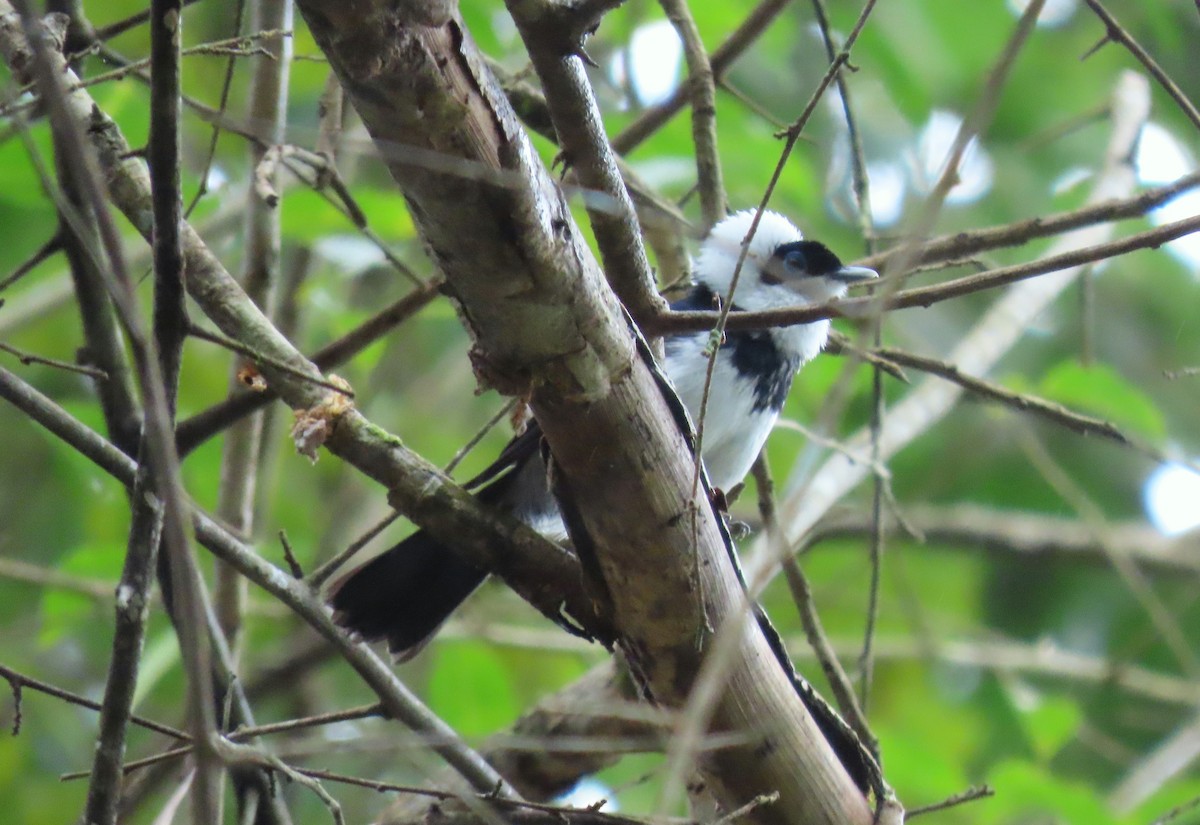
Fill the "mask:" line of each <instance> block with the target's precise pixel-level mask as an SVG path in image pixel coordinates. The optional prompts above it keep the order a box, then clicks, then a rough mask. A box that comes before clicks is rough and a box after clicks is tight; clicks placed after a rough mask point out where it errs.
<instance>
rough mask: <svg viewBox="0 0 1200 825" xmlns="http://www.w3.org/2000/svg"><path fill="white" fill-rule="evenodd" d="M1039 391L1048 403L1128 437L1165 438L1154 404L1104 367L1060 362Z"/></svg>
mask: <svg viewBox="0 0 1200 825" xmlns="http://www.w3.org/2000/svg"><path fill="white" fill-rule="evenodd" d="M1039 391H1040V393H1041V394H1042V395H1043V396H1044V397H1046V398H1047V399H1049V400H1051V401H1057V402H1058V403H1060V404H1062V405H1064V406H1066V407H1069V408H1070V409H1072V410H1075V411H1077V412H1081V413H1086V414H1088V415H1094V416H1099V417H1100V418H1104V419H1106V420H1108V421H1111V422H1112V423H1113V424H1116V425H1117V426H1118V427H1121V428H1122V429H1123V430H1125V431H1127V432H1129V433H1131V434H1134V433H1136V434H1138V435H1141V436H1143V437H1147V438H1151V439H1154V440H1156V441H1158V440H1161V439H1163V438H1165V437H1166V432H1167V425H1166V422H1165V421H1164V420H1163V416H1162V413H1161V412H1160V411H1159V409H1158V407H1157V406H1156V405H1155V403H1154V402H1153V401H1152V400H1151V399H1150V398H1149V396H1147V395H1146V394H1145V393H1144V392H1143V391H1142V390H1141V389H1140V388H1139V387H1137V386H1135V385H1134V384H1132V383H1131V382H1129V381H1127V380H1126V379H1125V378H1124V377H1122V376H1121V375H1120V374H1119V373H1118V372H1117V371H1116V370H1114V369H1113V368H1112V367H1109V366H1107V365H1104V364H1094V365H1092V366H1090V367H1085V366H1083V365H1081V364H1079V363H1077V362H1075V361H1063V362H1061V363H1059V364H1058V365H1057V366H1055V367H1053V368H1052V369H1051V370H1050V371H1049V372H1048V373H1046V375H1045V376H1043V378H1042V381H1041V386H1040V390H1039Z"/></svg>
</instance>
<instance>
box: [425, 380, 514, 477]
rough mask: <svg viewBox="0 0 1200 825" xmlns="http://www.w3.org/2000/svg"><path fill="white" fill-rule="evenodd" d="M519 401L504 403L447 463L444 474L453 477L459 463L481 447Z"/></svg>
mask: <svg viewBox="0 0 1200 825" xmlns="http://www.w3.org/2000/svg"><path fill="white" fill-rule="evenodd" d="M517 401H518V399H516V398H510V399H508V400H507V401H506V402H504V404H503V405H502V406H501V407H500V409H498V410H496V412H495V413H493V414H492V417H491V418H489V419H488V420H487V421H485V422H484V424H483V426H482V427H480V428H479V429H478V430H477V431H476V433H475V435H473V436H471V437H470V439H468V440H467V443H466V444H464V445H462V446H461V447H459V448H458V451H457V452H456V453H454V455H453V456H452V457H451V459H450V460H449V461H448V462H446V466H445V467H443V468H442V472H443V473H445V474H446V475H452V474H453V473H454V470H455V468H456V467H458V465H459V463H460V462H461V461H462V460H463V459H464V458H466V457H467V456H468V455H469V454H470V452H471V450H473V449H475V448H476V447H477V446H479V442H480V441H483V439H484V437H485V436H486V435H487V434H488V433H490V432H491V431H492V429H493V428H494V427H495V426H496V425H497V424H499V423H500V422H501V421H503V420H504V418H505V416H507V415H508V414H509V413H511V412H512V411H513V410H514V409H515V408H516V406H517Z"/></svg>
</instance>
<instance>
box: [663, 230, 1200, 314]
mask: <svg viewBox="0 0 1200 825" xmlns="http://www.w3.org/2000/svg"><path fill="white" fill-rule="evenodd" d="M1197 231H1200V217H1191V218H1184V219H1183V220H1179V221H1173V222H1171V223H1166V224H1163V225H1162V226H1157V227H1155V228H1153V229H1148V230H1146V231H1144V232H1138V233H1135V234H1133V235H1129V236H1128V237H1125V238H1122V239H1120V240H1117V241H1109V242H1107V243H1096V244H1090V245H1087V246H1084V247H1080V248H1078V249H1072V250H1071V251H1069V252H1063V253H1060V254H1057V255H1048V256H1046V257H1045V258H1040V259H1039V260H1036V261H1031V262H1029V263H1025V264H1016V265H1014V266H1005V267H1000V268H998V269H992V270H989V271H987V272H981V273H979V274H978V275H968V276H966V277H963V278H956V279H955V280H953V281H947V282H946V283H944V284H936V285H933V286H927V287H918V288H915V289H906V290H903V291H901V292H897V293H896V294H895V295H893V296H892V297H890V298H888V299H887V301H886V303H885V305H884V309H888V310H891V309H907V308H912V307H929V306H932V305H933V304H935V303H938V302H940V301H946V300H949V299H951V298H960V297H962V296H964V295H969V294H972V293H974V292H979V291H981V290H987V289H994V288H996V287H999V286H1007V285H1009V284H1014V283H1017V282H1019V281H1025V280H1028V279H1030V278H1035V277H1037V276H1039V275H1046V274H1049V273H1053V272H1060V271H1063V270H1067V269H1073V268H1077V267H1080V266H1083V265H1085V264H1089V263H1093V262H1095V261H1101V260H1104V259H1106V258H1113V257H1117V256H1119V255H1125V254H1128V253H1130V252H1134V251H1137V250H1139V249H1157V248H1158V247H1160V246H1162V245H1163V244H1165V243H1168V242H1170V241H1173V240H1175V239H1177V238H1182V237H1184V236H1186V235H1191V234H1193V233H1195V232H1197ZM874 300H875V299H873V298H846V299H843V300H841V301H837V302H835V303H832V304H826V305H824V306H819V307H811V308H805V309H783V310H767V311H763V312H739V313H737V314H732V315H730V316H729V318H728V319H727V320H726V322H725V326H726V328H727V329H729V330H730V331H736V330H746V329H765V328H767V327H773V326H790V325H792V324H807V323H809V322H811V321H815V320H817V319H819V318H840V317H849V318H853V317H858V316H860V315H864V314H866V313H867V312H868V311H869V309H870V306H871V304H872V301H874ZM719 319H720V315H719V314H718V313H715V312H672V313H670V314H668V315H664V316H661V317H659V318H656V319H654V321H653V322H652V323H651V324H650V330H651V331H653V332H654V333H655V334H663V335H668V334H671V335H673V334H677V333H680V332H698V331H702V330H707V329H712V326H713V323H714V321H718V320H719Z"/></svg>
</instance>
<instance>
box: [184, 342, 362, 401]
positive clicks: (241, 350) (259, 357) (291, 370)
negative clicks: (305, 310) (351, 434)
mask: <svg viewBox="0 0 1200 825" xmlns="http://www.w3.org/2000/svg"><path fill="white" fill-rule="evenodd" d="M187 332H188V335H190V336H192V337H193V338H199V339H200V340H202V341H208V342H209V343H210V344H216V345H217V346H219V347H222V348H224V349H227V350H229V351H230V352H236V353H238V354H239V355H243V356H245V357H246V358H249V359H250V360H252V361H254V362H256V363H258V364H263V365H266V366H269V367H270V368H271V369H275V370H279V371H280V372H286V373H287V374H288V375H291V376H294V377H295V378H298V379H300V380H302V381H308V382H309V383H311V384H314V385H316V386H318V387H324V388H325V389H327V390H332V391H333V392H336V393H339V394H341V395H344V396H346V397H347V398H353V397H354V391H353V390H351V389H348V388H347V387H345V386H343V385H340V384H337V383H336V382H333V381H326V380H325V379H323V378H315V377H313V376H311V375H309V374H308V373H307V372H305V371H304V370H301V369H297V368H296V367H293V366H292V365H290V364H285V363H283V362H282V361H276V360H275V359H274V358H271V357H269V356H266V355H264V354H262V353H260V352H255V351H254V350H253V349H251V348H250V347H248V346H245V345H243V344H239V343H238V342H237V341H234V340H232V339H230V338H226V337H225V336H224V335H221V334H219V333H216V332H209V331H208V330H206V329H204V327H201V326H197V325H196V324H189V325H188V328H187Z"/></svg>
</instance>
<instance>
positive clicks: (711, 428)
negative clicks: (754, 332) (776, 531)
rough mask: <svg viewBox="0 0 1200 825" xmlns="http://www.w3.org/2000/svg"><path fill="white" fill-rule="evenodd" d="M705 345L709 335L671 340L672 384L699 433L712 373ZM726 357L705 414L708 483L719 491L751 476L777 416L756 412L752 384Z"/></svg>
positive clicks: (767, 411)
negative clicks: (707, 387) (705, 384)
mask: <svg viewBox="0 0 1200 825" xmlns="http://www.w3.org/2000/svg"><path fill="white" fill-rule="evenodd" d="M706 342H707V336H705V335H695V336H688V337H684V338H680V339H677V340H675V341H672V342H671V349H672V352H671V357H670V358H668V359H667V363H666V370H667V374H668V376H669V377H670V378H671V383H672V384H674V385H675V391H676V392H677V393H679V398H680V400H681V401H683V403H684V406H686V407H687V409H688V414H689V415H691V417H692V424H693V425H694V426H696V427H697V428H699V426H700V421H701V400H702V398H703V395H704V380H705V375H706V372H707V369H708V367H707V363H708V357H707V356H706V355H705V353H704V346H705V343H706ZM721 356H722V357H718V358H717V362H716V365H715V367H714V369H713V377H712V382H711V387H710V389H709V396H708V404H707V406H706V407H705V409H704V411H703V423H704V431H703V441H702V443H701V447H700V449H701V455H702V456H703V459H704V467H705V470H707V471H708V479H709V481H710V482H711V483H712V485H713V486H714V487H717V488H718V489H721V490H726V491H728V490H730V489H732V488H733V487H734V486H736V485H737V484H739V483H741V481H742V479H744V478H745V477H746V474H747V473H749V472H750V467H751V466H752V465H753V464H754V459H755V458H757V457H758V453H759V450H761V449H762V446H763V444H764V443H765V442H766V440H767V436H768V435H769V434H770V432H771V428H772V427H773V426H774V425H775V419H776V417H777V415H778V413H777V412H776V411H775V410H771V409H758V410H755V409H754V401H755V397H754V381H753V379H751V378H747V377H746V376H743V375H739V374H738V372H737V370H736V369H735V368H734V366H733V363H732V361H731V359H730V358H729V357H728V351H727V350H726V351H723V352H722V353H721Z"/></svg>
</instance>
